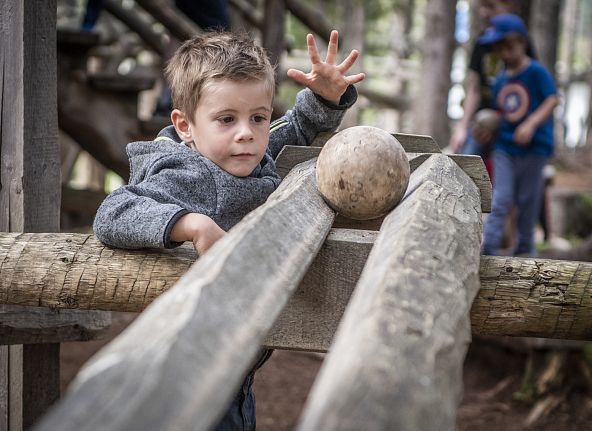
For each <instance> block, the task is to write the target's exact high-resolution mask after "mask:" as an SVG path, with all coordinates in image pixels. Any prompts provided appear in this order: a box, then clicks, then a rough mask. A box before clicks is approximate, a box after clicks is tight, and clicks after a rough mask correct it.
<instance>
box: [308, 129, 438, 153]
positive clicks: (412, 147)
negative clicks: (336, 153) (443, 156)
mask: <svg viewBox="0 0 592 431" xmlns="http://www.w3.org/2000/svg"><path fill="white" fill-rule="evenodd" d="M335 133H336V132H321V133H319V134H318V135H317V137H316V138H315V139H314V141H313V142H312V143H311V146H313V147H322V146H323V145H325V142H327V141H328V140H329V139H330V138H331V136H333V135H334V134H335ZM392 135H393V136H394V137H395V138H397V140H398V141H399V142H400V143H401V145H402V146H403V148H404V149H405V151H406V152H408V153H441V151H440V147H439V146H438V144H437V143H436V141H434V138H432V137H431V136H426V135H411V134H408V133H393V134H392Z"/></svg>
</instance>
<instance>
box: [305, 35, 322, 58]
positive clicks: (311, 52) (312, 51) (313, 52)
mask: <svg viewBox="0 0 592 431" xmlns="http://www.w3.org/2000/svg"><path fill="white" fill-rule="evenodd" d="M306 46H307V48H308V56H309V57H310V61H311V63H312V64H316V63H320V62H321V58H320V57H319V50H318V49H317V44H316V42H315V40H314V37H313V35H312V34H307V35H306Z"/></svg>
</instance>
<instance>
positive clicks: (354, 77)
mask: <svg viewBox="0 0 592 431" xmlns="http://www.w3.org/2000/svg"><path fill="white" fill-rule="evenodd" d="M365 77H366V75H365V74H364V73H358V74H356V75H352V76H346V77H345V81H346V82H347V83H348V84H357V83H358V82H360V81H363V80H364V78H365Z"/></svg>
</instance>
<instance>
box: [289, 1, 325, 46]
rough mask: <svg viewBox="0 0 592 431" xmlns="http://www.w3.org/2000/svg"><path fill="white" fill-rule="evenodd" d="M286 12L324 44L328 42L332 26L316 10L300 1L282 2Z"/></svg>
mask: <svg viewBox="0 0 592 431" xmlns="http://www.w3.org/2000/svg"><path fill="white" fill-rule="evenodd" d="M284 1H285V3H286V7H287V8H288V10H289V11H290V12H291V13H292V15H294V16H295V17H296V18H298V19H299V20H300V21H301V22H302V24H304V25H305V26H306V27H308V28H309V29H310V30H311V31H313V32H314V33H316V34H317V35H318V36H319V37H321V38H322V39H323V40H324V41H325V42H329V36H330V34H331V30H333V29H334V26H333V25H332V24H331V23H330V22H329V21H328V20H327V19H326V18H325V16H324V15H323V14H322V13H321V12H320V11H318V10H316V9H314V8H312V7H311V6H308V5H307V4H305V3H304V2H303V1H300V0H284Z"/></svg>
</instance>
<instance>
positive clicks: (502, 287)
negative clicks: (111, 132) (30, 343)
mask: <svg viewBox="0 0 592 431" xmlns="http://www.w3.org/2000/svg"><path fill="white" fill-rule="evenodd" d="M334 225H335V223H334ZM376 235H377V232H369V231H364V230H350V229H332V230H331V232H330V234H329V235H328V236H327V239H326V240H325V242H324V244H323V246H322V248H321V250H320V252H319V255H318V256H317V257H316V258H315V260H314V261H313V263H312V264H311V267H310V269H309V271H308V272H307V274H306V276H305V277H304V279H303V280H302V282H301V284H300V286H299V287H298V290H297V293H296V294H295V295H296V296H295V298H296V297H297V298H301V299H299V300H296V299H293V300H291V301H290V302H289V303H288V306H287V308H286V310H284V313H286V315H293V316H296V315H300V316H307V315H310V319H309V320H308V321H304V320H303V321H302V322H303V325H305V326H306V325H315V322H317V321H323V322H332V323H331V324H329V323H327V325H326V326H324V327H323V328H321V325H319V327H318V328H316V329H315V330H318V331H320V332H314V331H311V332H308V330H307V329H305V328H304V329H302V330H301V329H300V328H298V327H296V326H294V325H290V326H289V327H283V326H282V325H283V323H282V322H285V321H287V320H285V319H280V320H278V321H277V322H276V326H275V328H274V332H273V334H276V335H274V336H273V338H272V337H271V335H270V337H269V338H268V339H267V341H266V342H265V343H266V345H269V346H273V347H275V348H294V349H305V350H306V349H312V350H322V351H324V350H327V349H328V347H329V342H328V340H330V339H331V338H332V336H333V332H334V329H335V328H336V326H337V323H338V322H339V319H340V318H341V313H342V311H343V309H344V308H345V305H346V303H347V301H348V300H349V295H350V294H351V292H352V291H353V289H354V286H355V283H356V281H357V279H358V278H359V274H360V273H361V272H362V269H363V267H364V264H365V257H366V256H367V255H368V253H369V252H370V248H371V245H372V242H373V241H374V239H375V237H376ZM33 261H34V262H36V264H35V271H28V269H29V268H30V266H31V264H30V262H33ZM194 261H195V252H194V251H193V248H192V247H191V246H189V245H184V246H181V247H179V248H177V249H174V250H159V251H157V250H142V251H138V250H115V249H110V248H108V247H106V246H104V245H103V244H101V243H100V242H98V241H97V240H96V239H95V237H94V236H92V235H85V234H73V233H72V234H70V233H68V234H66V233H64V234H15V233H0V303H9V304H21V305H33V306H38V305H40V306H43V307H49V308H51V309H55V310H59V309H64V308H71V309H79V310H94V309H101V310H112V311H141V310H143V309H144V308H145V307H146V306H147V305H148V304H149V303H150V302H152V301H153V300H154V299H155V298H156V297H157V296H159V295H160V294H162V293H164V292H165V291H166V290H168V289H169V288H170V287H172V286H173V285H174V284H175V283H176V282H177V281H178V279H179V278H180V277H181V276H182V275H183V274H184V273H185V272H186V271H187V270H188V269H189V267H190V266H191V264H192V263H193V262H194ZM537 268H538V269H537ZM591 273H592V263H586V262H570V261H560V260H544V259H530V258H516V257H493V256H481V267H480V278H481V286H482V287H481V291H480V292H479V294H478V295H477V297H476V298H475V300H474V302H473V307H472V311H471V321H472V331H473V334H477V335H510V336H532V337H542V338H554V337H556V338H563V339H573V340H579V339H582V340H592V307H590V305H589V302H588V298H589V297H590V296H591V295H592V293H590V292H591V291H592V277H590V274H591ZM328 274H331V277H328ZM332 277H337V282H334V281H333V279H332ZM320 290H325V291H326V292H324V293H322V294H321V293H320V292H319V291H320ZM307 295H312V296H311V297H312V298H315V300H314V301H312V300H310V301H309V300H306V299H304V298H306V296H307ZM578 299H579V301H578ZM292 308H295V309H294V310H292ZM41 309H43V308H39V309H38V311H39V310H41ZM47 312H48V314H51V313H53V314H54V315H55V313H56V311H51V310H48V311H47ZM62 314H63V313H62ZM91 316H92V313H91ZM84 317H85V315H84V313H83V312H81V315H80V318H81V319H82V318H84ZM7 318H8V317H6V316H5V317H4V320H2V321H0V338H1V340H2V342H5V343H6V344H11V343H12V342H13V341H16V340H17V339H18V337H24V332H25V331H23V333H21V334H19V335H18V336H17V335H15V336H14V337H12V338H6V337H7V335H8V334H9V331H13V330H12V329H7V328H5V327H6V326H9V325H8V324H7V323H6V322H7V320H6V319H7ZM88 319H89V320H88V323H87V324H86V326H85V325H82V324H81V325H80V328H77V327H76V324H75V322H74V321H72V322H71V324H72V328H73V330H80V333H79V334H80V338H81V339H85V337H86V336H87V335H88V334H89V333H90V332H93V331H96V333H97V335H99V334H100V333H101V331H102V328H103V327H104V326H106V325H107V323H108V322H107V321H103V320H101V318H100V317H98V316H96V317H89V318H88ZM303 319H304V317H303ZM29 321H30V320H29ZM10 322H12V320H10ZM30 322H31V323H30V325H32V324H33V323H34V322H33V321H30ZM93 322H96V323H97V324H96V325H93ZM10 325H15V326H16V324H13V323H10ZM3 326H4V327H3ZM40 330H41V329H39V328H38V329H36V330H33V327H31V326H30V327H29V328H28V329H27V330H26V332H28V331H32V335H31V337H35V336H39V335H35V331H40ZM68 331H70V329H68ZM47 332H48V333H47V334H45V335H43V337H44V338H45V337H50V336H52V333H51V330H49V329H48V330H47ZM321 332H322V334H321ZM68 333H69V332H66V333H65V334H68ZM15 334H16V333H15ZM65 334H62V335H64V336H65ZM73 334H76V332H73ZM85 334H86V335H85ZM277 334H282V336H281V337H282V338H281V340H280V336H279V335H277ZM292 334H293V335H292ZM305 334H309V335H307V336H305ZM54 335H55V336H61V335H60V334H54ZM73 336H74V335H73ZM317 337H319V338H317ZM25 339H26V338H25Z"/></svg>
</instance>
